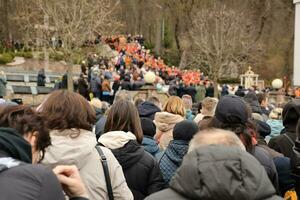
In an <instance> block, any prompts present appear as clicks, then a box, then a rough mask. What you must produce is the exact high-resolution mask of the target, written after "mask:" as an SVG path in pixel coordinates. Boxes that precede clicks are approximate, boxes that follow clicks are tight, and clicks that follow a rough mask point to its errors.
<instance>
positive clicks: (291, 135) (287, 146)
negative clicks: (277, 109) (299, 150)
mask: <svg viewBox="0 0 300 200" xmlns="http://www.w3.org/2000/svg"><path fill="white" fill-rule="evenodd" d="M282 116H283V126H284V127H285V129H284V131H283V133H282V134H281V135H279V136H276V137H273V138H271V140H270V141H269V144H268V145H269V147H270V148H272V149H274V150H275V151H277V152H279V153H282V154H283V155H284V156H286V157H289V158H291V159H292V157H293V146H294V144H295V140H296V126H297V122H298V120H299V118H300V100H293V101H291V102H289V103H288V104H286V106H285V107H284V109H283V111H282Z"/></svg>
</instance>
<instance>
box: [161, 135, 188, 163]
mask: <svg viewBox="0 0 300 200" xmlns="http://www.w3.org/2000/svg"><path fill="white" fill-rule="evenodd" d="M188 148H189V142H188V141H183V140H172V141H171V142H170V143H169V145H168V147H167V149H166V151H165V153H164V156H163V157H166V158H167V159H168V160H170V161H171V162H172V163H173V164H175V165H176V166H177V167H179V166H180V165H181V162H182V159H183V156H184V155H185V154H186V153H187V151H188ZM163 157H162V159H163Z"/></svg>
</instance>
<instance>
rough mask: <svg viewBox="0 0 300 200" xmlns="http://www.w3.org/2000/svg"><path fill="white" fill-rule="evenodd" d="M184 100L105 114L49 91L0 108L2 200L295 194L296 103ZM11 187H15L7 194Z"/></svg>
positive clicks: (128, 99)
mask: <svg viewBox="0 0 300 200" xmlns="http://www.w3.org/2000/svg"><path fill="white" fill-rule="evenodd" d="M197 103H198V104H197V105H198V109H197V110H196V111H195V110H193V109H192V107H193V99H192V97H191V96H190V95H188V94H185V95H183V96H182V97H181V98H180V97H179V96H170V97H169V98H168V100H167V101H166V102H165V103H164V104H163V105H162V103H161V101H160V100H159V99H158V98H157V97H156V96H151V97H149V98H148V99H142V100H140V99H139V100H138V101H134V99H133V97H132V96H131V95H130V93H129V92H128V91H126V90H119V91H117V92H116V94H115V98H114V101H113V102H112V105H110V104H108V103H107V102H105V101H101V100H100V99H98V98H93V99H92V100H91V101H88V100H87V99H85V98H84V97H83V96H82V95H80V94H78V93H76V92H70V91H67V90H56V91H53V92H52V93H51V94H50V95H49V96H48V97H47V98H46V99H45V100H44V101H43V102H42V103H41V104H40V105H39V106H38V107H36V108H32V107H30V106H26V105H17V104H14V103H8V102H6V103H5V102H3V103H2V104H1V105H0V116H1V117H0V166H1V167H0V183H1V187H0V192H1V198H2V197H3V199H16V200H18V199H65V196H68V197H69V198H71V199H95V200H96V199H109V200H110V199H282V198H283V197H284V196H285V198H288V197H289V198H291V199H293V198H296V195H297V193H298V194H299V183H300V180H299V178H298V177H299V175H300V173H299V171H300V168H299V167H300V166H299V163H300V150H299V149H300V147H299V146H300V141H299V140H298V135H299V134H300V130H299V128H300V100H299V99H293V100H292V101H289V102H287V103H286V105H283V107H276V105H271V104H270V103H269V102H268V94H267V93H258V94H256V93H255V91H253V90H251V89H249V90H248V91H247V92H246V94H245V95H244V96H243V97H240V96H237V95H231V94H229V95H224V96H222V97H221V98H220V99H217V98H214V97H205V98H204V99H203V100H202V101H201V102H197ZM12 186H13V187H12Z"/></svg>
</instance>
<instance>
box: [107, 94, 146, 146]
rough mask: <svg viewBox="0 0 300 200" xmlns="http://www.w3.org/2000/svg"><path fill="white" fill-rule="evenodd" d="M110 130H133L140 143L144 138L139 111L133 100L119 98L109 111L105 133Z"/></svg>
mask: <svg viewBox="0 0 300 200" xmlns="http://www.w3.org/2000/svg"><path fill="white" fill-rule="evenodd" d="M110 131H124V132H131V133H133V134H134V135H135V136H136V139H137V141H138V142H139V143H141V142H142V140H143V131H142V127H141V121H140V117H139V113H138V111H137V109H136V107H135V106H134V105H133V103H132V102H130V101H126V100H119V101H117V102H116V103H114V104H113V105H112V107H111V108H110V109H109V111H108V116H107V119H106V123H105V127H104V133H107V132H110Z"/></svg>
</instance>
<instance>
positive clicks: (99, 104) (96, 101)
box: [90, 98, 102, 109]
mask: <svg viewBox="0 0 300 200" xmlns="http://www.w3.org/2000/svg"><path fill="white" fill-rule="evenodd" d="M90 104H91V105H92V106H94V107H96V108H100V109H101V108H102V102H101V101H100V100H99V99H97V98H93V99H92V100H91V101H90Z"/></svg>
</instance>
